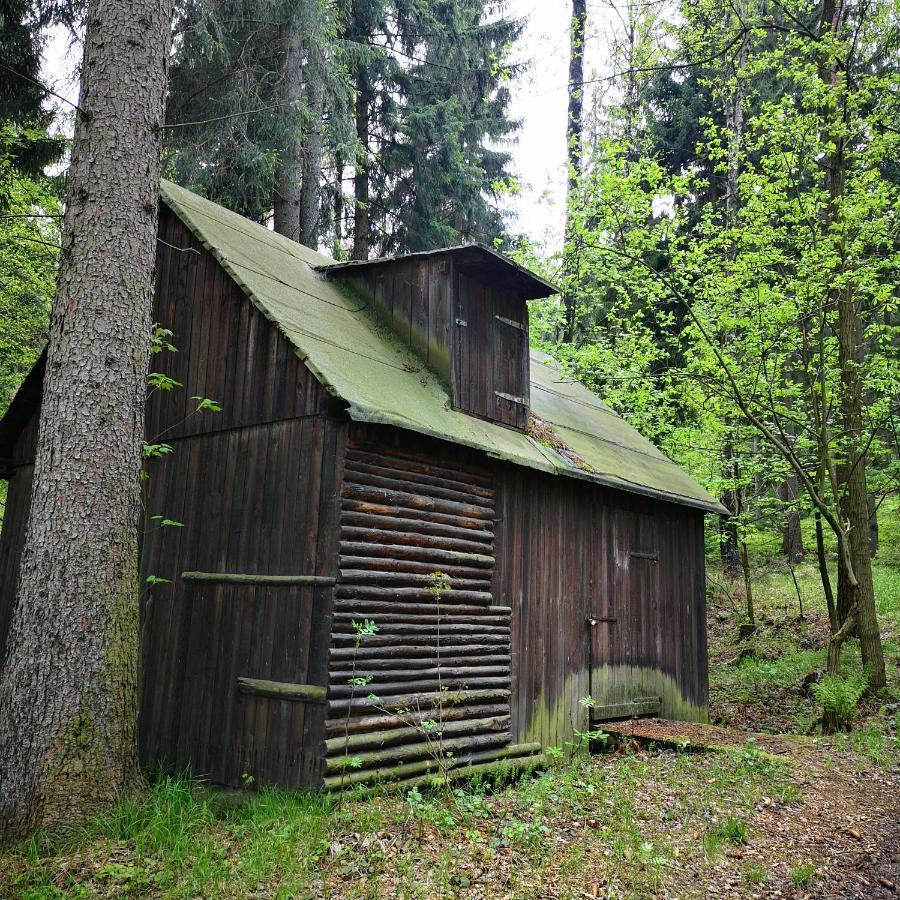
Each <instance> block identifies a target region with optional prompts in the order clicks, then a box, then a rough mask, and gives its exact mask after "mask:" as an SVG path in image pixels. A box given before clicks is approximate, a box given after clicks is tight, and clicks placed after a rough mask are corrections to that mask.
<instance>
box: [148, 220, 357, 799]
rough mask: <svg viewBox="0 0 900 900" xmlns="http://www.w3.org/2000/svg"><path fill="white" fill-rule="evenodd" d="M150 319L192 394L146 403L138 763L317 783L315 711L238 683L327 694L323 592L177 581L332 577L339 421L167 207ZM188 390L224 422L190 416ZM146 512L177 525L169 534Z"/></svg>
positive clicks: (171, 370) (168, 369)
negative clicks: (200, 576) (190, 576)
mask: <svg viewBox="0 0 900 900" xmlns="http://www.w3.org/2000/svg"><path fill="white" fill-rule="evenodd" d="M160 237H161V239H162V240H161V243H160V249H159V265H158V279H157V294H156V307H155V313H154V315H155V318H156V320H157V321H158V322H159V323H160V324H161V325H163V326H165V327H167V328H169V329H171V331H172V332H173V335H172V342H173V343H174V344H175V346H176V347H177V348H178V352H177V353H174V354H172V353H163V354H160V355H159V356H157V357H155V358H154V362H153V366H154V368H155V369H157V370H158V371H161V372H164V373H165V374H167V375H169V376H170V377H172V378H175V379H176V380H178V381H179V382H181V383H182V384H183V385H184V387H183V388H182V389H178V390H175V391H172V392H168V393H167V392H157V393H155V394H154V395H153V396H152V397H151V399H150V402H149V405H148V414H147V435H148V440H149V441H151V442H155V441H157V440H163V441H166V442H168V443H169V444H171V445H172V447H173V452H172V453H171V454H170V455H168V456H166V457H164V458H162V459H160V460H157V461H154V462H153V463H152V464H151V465H150V467H149V468H150V471H151V478H150V481H149V482H148V489H147V494H148V496H147V503H146V508H147V514H148V518H147V523H146V534H145V537H144V543H143V552H142V579H146V577H147V576H156V577H158V578H165V579H168V580H169V582H170V583H160V584H155V585H152V586H148V587H147V588H146V589H145V597H144V602H143V642H142V643H143V701H142V709H141V727H140V740H141V751H142V758H143V761H144V763H145V764H161V765H163V766H165V767H166V768H170V769H179V768H184V767H188V766H189V767H190V768H191V770H192V771H193V772H194V774H195V775H204V776H206V777H208V778H210V779H211V780H212V781H215V782H220V783H224V784H231V785H240V784H241V783H242V778H243V776H244V775H245V774H246V775H251V776H253V777H254V778H255V779H256V780H257V781H258V782H260V783H273V782H274V783H278V784H280V785H283V786H285V787H301V786H310V787H312V786H316V785H317V784H318V781H319V778H320V775H321V764H322V759H321V757H322V748H323V741H324V722H325V706H324V704H323V703H321V702H319V703H316V702H307V701H304V700H300V699H284V698H278V697H273V696H267V695H264V694H261V693H244V692H241V691H240V690H239V683H238V678H250V679H257V680H263V681H274V682H281V683H286V684H308V685H314V686H319V687H320V688H324V687H325V685H326V684H327V658H328V657H327V648H328V639H329V634H330V630H331V628H330V619H331V600H332V588H331V587H329V586H328V585H327V584H284V583H277V584H272V583H268V584H254V583H252V582H245V583H216V582H207V581H192V580H186V579H184V578H183V577H182V574H183V573H184V572H202V573H208V574H219V575H221V574H232V575H233V574H239V575H263V576H298V575H299V576H308V575H314V576H320V577H326V578H327V577H331V578H333V577H334V574H335V565H336V554H335V549H336V544H335V533H336V523H335V514H336V510H337V499H336V478H338V477H339V471H340V459H341V453H342V446H343V439H342V438H341V436H340V435H339V431H340V429H341V427H342V426H341V425H339V423H337V422H336V420H334V419H333V418H329V416H328V415H327V411H328V407H329V401H328V397H327V395H326V394H325V392H324V391H323V390H322V388H321V387H320V386H319V384H318V382H316V380H315V379H314V378H313V377H312V375H311V374H310V373H309V372H308V370H307V369H306V368H305V366H303V365H302V363H301V362H300V360H299V359H298V358H297V356H296V354H295V353H294V352H293V350H292V348H291V347H290V345H289V344H288V342H287V341H286V340H285V339H284V338H283V337H282V336H281V335H280V334H279V333H278V331H277V330H276V329H275V328H274V327H272V326H271V325H270V324H269V322H268V321H267V320H266V319H265V318H264V317H263V316H262V315H261V314H260V313H259V312H258V311H257V310H256V309H255V308H254V307H253V306H252V304H251V303H250V301H249V300H248V299H247V298H246V297H245V296H244V295H243V294H242V293H241V291H240V290H239V288H238V287H237V286H236V285H235V284H234V283H233V282H232V281H231V280H230V279H229V278H228V277H227V275H226V274H225V272H224V271H223V270H222V269H221V268H220V267H219V265H218V264H217V263H216V261H215V260H214V259H213V258H212V257H211V256H210V255H209V254H208V253H207V252H206V251H205V250H204V249H203V247H202V246H201V245H199V243H198V242H197V241H196V240H195V239H194V238H193V237H192V235H191V234H190V233H189V232H188V231H187V229H186V228H185V227H184V226H183V225H182V224H181V222H180V221H179V220H178V219H177V218H175V216H173V215H172V214H171V213H168V212H167V211H164V212H163V215H162V217H161V224H160ZM192 396H201V397H209V398H211V399H213V400H215V401H217V402H219V403H221V405H222V411H221V412H218V413H214V412H202V413H196V414H195V413H194V412H193V410H194V409H195V408H196V405H197V404H196V401H194V400H192V399H191V397H192ZM153 516H165V517H167V518H169V519H173V520H175V521H177V522H182V523H183V526H182V527H178V526H169V527H162V526H160V525H159V520H154V519H153V518H152V517H153Z"/></svg>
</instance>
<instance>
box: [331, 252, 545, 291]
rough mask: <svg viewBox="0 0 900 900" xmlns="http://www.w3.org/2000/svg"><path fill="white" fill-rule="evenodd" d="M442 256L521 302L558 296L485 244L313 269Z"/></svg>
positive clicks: (342, 270)
mask: <svg viewBox="0 0 900 900" xmlns="http://www.w3.org/2000/svg"><path fill="white" fill-rule="evenodd" d="M439 256H445V257H447V258H450V259H452V260H453V264H454V265H455V266H456V267H457V268H458V269H459V270H460V271H462V272H465V273H466V274H467V275H470V276H471V277H473V278H479V279H485V280H487V279H490V280H491V281H492V282H493V283H494V284H501V285H503V286H504V287H507V288H509V289H511V290H513V291H515V293H516V294H517V295H518V296H519V297H520V298H521V299H522V300H538V299H540V298H542V297H550V296H551V295H553V294H558V293H560V290H559V288H558V287H557V286H556V285H554V284H552V283H551V282H549V281H547V280H545V279H543V278H541V277H540V276H539V275H535V274H534V272H531V271H530V270H528V269H526V268H525V267H524V266H520V265H519V264H518V263H517V262H513V260H511V259H510V258H509V257H508V256H504V255H503V254H502V253H498V252H497V251H496V250H492V249H491V248H490V247H486V246H485V245H484V244H465V245H463V246H461V247H447V248H444V249H441V250H423V251H421V252H419V253H407V254H405V255H403V256H384V257H380V258H378V259H355V260H350V261H349V262H329V263H325V264H322V265H319V266H314V268H315V269H316V270H317V271H319V272H323V273H325V274H326V275H332V274H341V273H345V274H346V273H348V272H354V271H357V270H362V269H370V268H375V267H379V266H388V265H391V264H392V263H397V262H403V261H404V260H408V259H427V258H431V257H439Z"/></svg>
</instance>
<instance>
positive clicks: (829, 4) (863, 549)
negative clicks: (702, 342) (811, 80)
mask: <svg viewBox="0 0 900 900" xmlns="http://www.w3.org/2000/svg"><path fill="white" fill-rule="evenodd" d="M843 13H844V4H843V3H834V0H823V3H822V17H821V21H820V28H819V32H820V35H823V36H824V35H827V34H830V35H831V36H833V37H834V36H837V35H838V34H839V32H840V29H841V23H842V17H843ZM826 59H827V63H826V64H824V65H823V66H822V68H821V70H820V74H821V76H822V77H823V79H824V80H826V81H827V83H828V84H829V85H830V86H831V87H832V88H837V89H840V88H841V79H843V78H845V77H846V76H845V75H844V74H843V72H841V71H839V70H838V68H837V66H836V63H835V62H834V60H833V58H832V57H831V56H828V57H826ZM843 93H844V94H845V93H846V85H843ZM839 106H840V104H838V109H837V110H836V112H835V111H830V110H826V112H825V115H826V116H829V115H831V116H834V115H840V109H839ZM826 121H828V119H827V118H826ZM827 131H828V133H827V134H826V137H827V138H828V142H829V143H831V144H832V145H833V147H834V149H833V150H832V152H831V153H830V154H829V155H828V158H827V163H826V165H827V175H826V182H827V187H828V196H829V201H830V210H829V213H830V217H831V220H832V222H833V223H835V224H836V225H839V221H840V216H841V209H840V201H841V199H842V197H843V195H844V174H845V168H846V165H847V160H846V155H845V152H844V141H845V138H844V137H843V135H842V134H841V133H840V130H839V128H837V127H832V126H830V125H829V126H828V127H827ZM834 299H835V300H836V301H837V310H838V327H837V338H838V361H839V365H840V370H841V397H840V410H841V426H842V428H843V444H844V448H843V449H844V458H845V459H846V463H845V477H844V478H843V479H842V481H843V487H844V497H843V498H842V505H843V506H844V509H845V512H846V522H847V527H848V539H849V545H850V562H851V565H852V566H853V575H854V576H855V579H851V578H850V573H849V572H848V573H845V574H846V575H847V577H848V583H847V587H848V593H849V600H850V613H851V614H852V611H853V610H855V611H856V616H855V618H856V629H857V632H858V634H859V646H860V653H861V655H862V661H863V665H864V666H865V667H866V669H867V672H868V677H869V686H870V688H872V689H873V690H877V689H879V688H882V687H884V685H885V669H884V652H883V650H882V646H881V633H880V632H879V630H878V616H877V613H876V609H875V588H874V585H873V583H872V557H871V555H870V548H869V505H868V503H869V500H868V489H867V485H866V446H865V442H864V438H863V435H864V427H865V423H864V421H863V409H864V392H863V379H862V374H861V366H860V362H861V361H862V360H863V349H864V348H863V345H862V333H863V328H862V321H861V318H860V311H859V306H858V303H857V301H856V300H855V298H854V296H853V287H852V285H850V286H845V287H841V288H839V289H836V290H835V291H834ZM854 580H855V584H854V583H853V582H854ZM840 603H841V596H840V587H839V589H838V605H839V607H840ZM850 619H851V615H849V614H848V616H847V618H846V619H845V620H844V622H843V624H842V629H843V625H845V624H846V623H847V622H849V621H850Z"/></svg>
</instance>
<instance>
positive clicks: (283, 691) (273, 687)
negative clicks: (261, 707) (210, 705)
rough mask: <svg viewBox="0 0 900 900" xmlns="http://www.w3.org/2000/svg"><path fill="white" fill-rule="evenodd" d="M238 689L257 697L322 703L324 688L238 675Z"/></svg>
mask: <svg viewBox="0 0 900 900" xmlns="http://www.w3.org/2000/svg"><path fill="white" fill-rule="evenodd" d="M238 690H239V691H240V692H241V693H242V694H253V695H255V696H257V697H274V698H275V699H276V700H296V701H298V702H300V703H324V702H325V696H326V691H325V688H323V687H319V686H318V685H315V684H289V683H288V682H286V681H266V680H264V679H261V678H243V677H240V676H239V677H238Z"/></svg>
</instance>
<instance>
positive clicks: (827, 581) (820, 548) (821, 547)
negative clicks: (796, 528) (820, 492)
mask: <svg viewBox="0 0 900 900" xmlns="http://www.w3.org/2000/svg"><path fill="white" fill-rule="evenodd" d="M815 517H816V560H817V562H818V564H819V577H820V578H821V580H822V591H823V592H824V594H825V606H826V608H827V609H828V622H829V624H830V626H831V633H832V634H834V633H835V632H836V631H837V630H838V629H839V628H840V627H841V620H840V618H839V617H838V611H837V607H836V606H835V603H834V592H833V591H832V589H831V576H830V575H829V574H828V557H827V556H826V555H825V534H824V532H823V529H822V514H821V513H820V512H819V510H818V509H817V510H816V513H815ZM838 565H840V553H838Z"/></svg>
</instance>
